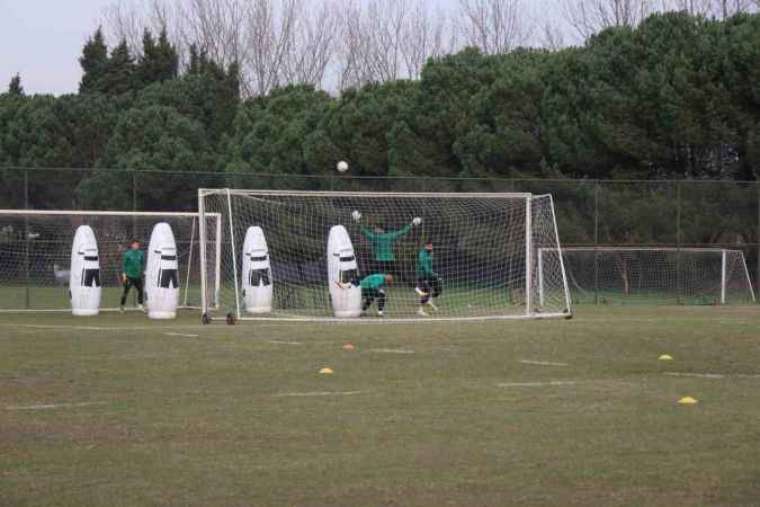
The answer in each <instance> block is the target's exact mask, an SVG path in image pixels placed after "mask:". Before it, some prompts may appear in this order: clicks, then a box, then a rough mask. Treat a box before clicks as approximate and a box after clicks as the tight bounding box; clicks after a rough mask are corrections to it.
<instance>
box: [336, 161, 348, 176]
mask: <svg viewBox="0 0 760 507" xmlns="http://www.w3.org/2000/svg"><path fill="white" fill-rule="evenodd" d="M337 169H338V172H339V173H344V172H346V171H348V162H346V161H345V160H341V161H340V162H338V167H337Z"/></svg>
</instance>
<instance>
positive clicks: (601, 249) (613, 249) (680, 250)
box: [537, 246, 757, 305]
mask: <svg viewBox="0 0 760 507" xmlns="http://www.w3.org/2000/svg"><path fill="white" fill-rule="evenodd" d="M551 251H554V249H551V248H539V249H537V255H538V260H537V265H538V273H539V274H538V279H539V281H538V289H539V290H538V293H539V298H543V287H544V283H543V276H542V265H543V262H542V258H543V256H544V254H545V252H551ZM561 251H562V257H563V258H564V256H565V254H567V253H573V252H589V253H618V252H622V253H625V252H668V253H675V254H676V255H679V254H689V253H709V254H716V255H717V254H720V258H721V260H720V262H721V266H720V277H721V280H720V304H722V305H725V304H727V298H726V294H727V281H728V280H727V278H728V273H727V262H726V261H727V257H728V254H729V253H735V254H738V255H739V256H740V257H741V262H742V271H743V274H744V278H745V279H746V281H747V288H748V290H749V294H750V298H751V300H752V302H753V303H756V302H757V298H756V295H755V290H754V288H753V287H752V278H751V277H750V274H749V269H748V267H747V258H746V257H745V255H744V252H742V251H741V250H738V249H732V248H707V247H702V248H691V247H635V246H596V247H595V246H588V247H584V246H578V247H564V248H562V249H561ZM563 266H564V262H563ZM563 269H564V267H563ZM565 282H566V283H567V278H565ZM591 290H593V288H592V289H591Z"/></svg>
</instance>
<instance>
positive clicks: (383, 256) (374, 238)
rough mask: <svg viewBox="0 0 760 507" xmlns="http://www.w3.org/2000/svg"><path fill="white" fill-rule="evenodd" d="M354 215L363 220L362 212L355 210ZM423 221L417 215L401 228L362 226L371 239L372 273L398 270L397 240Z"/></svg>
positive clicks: (370, 269) (356, 219)
mask: <svg viewBox="0 0 760 507" xmlns="http://www.w3.org/2000/svg"><path fill="white" fill-rule="evenodd" d="M352 216H353V218H354V220H355V221H356V222H359V220H361V213H359V212H358V211H354V212H353V213H352ZM421 223H422V219H421V218H419V217H417V218H415V219H414V220H412V221H411V222H410V223H408V224H406V225H405V226H404V227H402V228H401V229H398V230H395V231H386V230H385V229H384V228H383V227H382V226H381V225H377V226H375V227H374V228H373V229H369V228H367V227H362V228H361V232H362V235H363V236H364V237H365V238H367V241H369V244H370V247H371V249H372V259H371V261H370V266H369V271H370V272H372V273H395V272H396V254H395V253H394V246H395V244H396V241H397V240H398V239H400V238H402V237H404V236H406V235H407V234H409V231H411V230H412V227H416V226H418V225H420V224H421Z"/></svg>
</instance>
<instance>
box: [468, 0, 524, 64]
mask: <svg viewBox="0 0 760 507" xmlns="http://www.w3.org/2000/svg"><path fill="white" fill-rule="evenodd" d="M459 8H460V12H461V18H462V19H461V22H462V25H461V29H462V32H463V36H464V40H465V43H466V44H467V45H470V46H477V47H479V48H480V49H481V50H482V51H483V52H485V53H506V52H508V51H510V50H512V49H513V48H514V47H516V46H518V45H520V44H523V43H525V42H526V41H527V40H528V37H529V36H530V32H531V28H530V27H529V26H528V23H527V19H528V18H527V16H526V14H525V12H524V9H523V4H522V1H521V0H459Z"/></svg>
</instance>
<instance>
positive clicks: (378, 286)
mask: <svg viewBox="0 0 760 507" xmlns="http://www.w3.org/2000/svg"><path fill="white" fill-rule="evenodd" d="M388 285H393V275H390V274H383V273H375V274H374V275H369V276H367V277H365V278H364V279H362V281H361V282H359V286H360V287H361V288H362V300H363V302H362V312H366V311H367V310H368V309H369V307H370V306H372V303H374V302H375V300H377V314H378V315H379V316H380V317H382V316H383V310H385V300H386V295H385V287H386V286H388Z"/></svg>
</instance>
